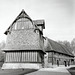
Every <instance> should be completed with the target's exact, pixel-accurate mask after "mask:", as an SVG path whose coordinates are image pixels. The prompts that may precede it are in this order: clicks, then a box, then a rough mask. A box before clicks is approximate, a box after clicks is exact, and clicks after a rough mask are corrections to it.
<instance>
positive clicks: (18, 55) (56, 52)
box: [2, 10, 74, 69]
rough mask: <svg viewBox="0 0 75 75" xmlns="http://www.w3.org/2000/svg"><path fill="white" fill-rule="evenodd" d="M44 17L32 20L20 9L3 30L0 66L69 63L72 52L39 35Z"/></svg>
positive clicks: (29, 66) (34, 66)
mask: <svg viewBox="0 0 75 75" xmlns="http://www.w3.org/2000/svg"><path fill="white" fill-rule="evenodd" d="M43 29H45V21H44V20H32V19H31V18H30V17H29V16H28V15H27V13H26V12H25V11H24V10H22V11H21V13H20V14H19V15H18V16H17V18H16V19H15V20H14V21H13V23H12V24H11V25H10V26H9V27H8V29H7V30H6V31H5V33H4V34H5V35H7V40H6V46H5V48H4V49H3V51H4V52H5V54H6V58H5V62H4V64H3V66H2V69H19V68H34V69H40V68H42V67H51V66H52V65H58V66H59V65H60V64H61V65H67V64H68V65H70V64H72V61H71V59H73V57H74V56H73V54H72V53H71V51H70V50H69V49H68V48H66V47H65V46H62V45H60V44H59V43H57V42H55V41H53V40H50V39H48V38H46V37H44V36H43Z"/></svg>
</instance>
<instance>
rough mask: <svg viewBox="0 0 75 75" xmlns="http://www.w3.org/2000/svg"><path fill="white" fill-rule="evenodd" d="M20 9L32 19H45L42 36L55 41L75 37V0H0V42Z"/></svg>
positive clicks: (69, 39)
mask: <svg viewBox="0 0 75 75" xmlns="http://www.w3.org/2000/svg"><path fill="white" fill-rule="evenodd" d="M22 9H24V10H25V11H26V13H27V14H28V15H29V16H30V17H31V18H32V20H37V19H44V20H45V30H44V36H46V37H48V38H50V39H52V40H55V41H58V40H61V41H64V40H68V41H71V40H72V39H73V38H75V0H0V42H1V41H3V40H5V38H6V36H5V35H4V34H3V33H4V32H5V30H6V29H7V28H8V27H9V26H10V24H11V23H12V22H13V21H14V19H15V18H16V17H17V16H18V14H19V13H20V12H21V10H22Z"/></svg>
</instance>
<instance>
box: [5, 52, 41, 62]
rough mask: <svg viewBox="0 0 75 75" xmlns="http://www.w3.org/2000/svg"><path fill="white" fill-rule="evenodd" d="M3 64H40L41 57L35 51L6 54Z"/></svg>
mask: <svg viewBox="0 0 75 75" xmlns="http://www.w3.org/2000/svg"><path fill="white" fill-rule="evenodd" d="M5 62H19V63H20V62H42V56H41V55H40V53H39V52H37V51H33V52H32V51H21V52H17V51H16V52H6V60H5Z"/></svg>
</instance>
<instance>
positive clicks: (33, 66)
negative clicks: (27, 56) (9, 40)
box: [2, 63, 42, 69]
mask: <svg viewBox="0 0 75 75" xmlns="http://www.w3.org/2000/svg"><path fill="white" fill-rule="evenodd" d="M26 68H29V69H40V68H42V65H41V64H39V63H37V64H36V63H4V64H3V66H2V69H26Z"/></svg>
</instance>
